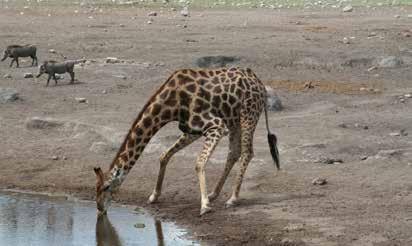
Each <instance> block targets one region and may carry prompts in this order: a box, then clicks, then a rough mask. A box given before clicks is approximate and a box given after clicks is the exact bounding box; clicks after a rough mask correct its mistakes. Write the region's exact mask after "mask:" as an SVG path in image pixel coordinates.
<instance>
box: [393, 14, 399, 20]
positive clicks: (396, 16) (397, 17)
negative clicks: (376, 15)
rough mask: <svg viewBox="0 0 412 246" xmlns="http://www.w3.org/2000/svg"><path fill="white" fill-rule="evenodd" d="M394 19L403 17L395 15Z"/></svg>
mask: <svg viewBox="0 0 412 246" xmlns="http://www.w3.org/2000/svg"><path fill="white" fill-rule="evenodd" d="M393 17H395V18H396V19H399V18H401V16H400V15H395V16H393Z"/></svg>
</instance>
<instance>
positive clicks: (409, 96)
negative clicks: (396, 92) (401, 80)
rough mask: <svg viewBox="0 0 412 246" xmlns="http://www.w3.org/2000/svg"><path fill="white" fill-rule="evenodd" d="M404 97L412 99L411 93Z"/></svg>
mask: <svg viewBox="0 0 412 246" xmlns="http://www.w3.org/2000/svg"><path fill="white" fill-rule="evenodd" d="M404 97H406V98H411V97H412V94H409V93H408V94H405V95H404Z"/></svg>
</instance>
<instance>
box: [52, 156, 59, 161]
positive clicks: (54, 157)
mask: <svg viewBox="0 0 412 246" xmlns="http://www.w3.org/2000/svg"><path fill="white" fill-rule="evenodd" d="M51 159H52V160H55V161H57V160H58V159H59V157H58V156H57V155H54V156H52V157H51Z"/></svg>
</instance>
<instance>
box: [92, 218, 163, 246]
mask: <svg viewBox="0 0 412 246" xmlns="http://www.w3.org/2000/svg"><path fill="white" fill-rule="evenodd" d="M154 225H155V228H156V237H157V246H165V242H164V236H163V229H162V222H161V221H160V220H157V219H154ZM96 245H97V246H122V242H121V240H120V237H119V234H118V233H117V231H116V228H114V226H113V225H112V223H111V222H110V219H109V217H108V216H107V215H102V216H98V217H97V220H96Z"/></svg>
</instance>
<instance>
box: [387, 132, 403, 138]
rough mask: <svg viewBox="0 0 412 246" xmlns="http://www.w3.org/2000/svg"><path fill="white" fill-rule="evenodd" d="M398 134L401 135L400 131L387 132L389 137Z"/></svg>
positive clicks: (397, 135)
mask: <svg viewBox="0 0 412 246" xmlns="http://www.w3.org/2000/svg"><path fill="white" fill-rule="evenodd" d="M400 135H401V133H400V132H391V133H389V136H391V137H399V136H400Z"/></svg>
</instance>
